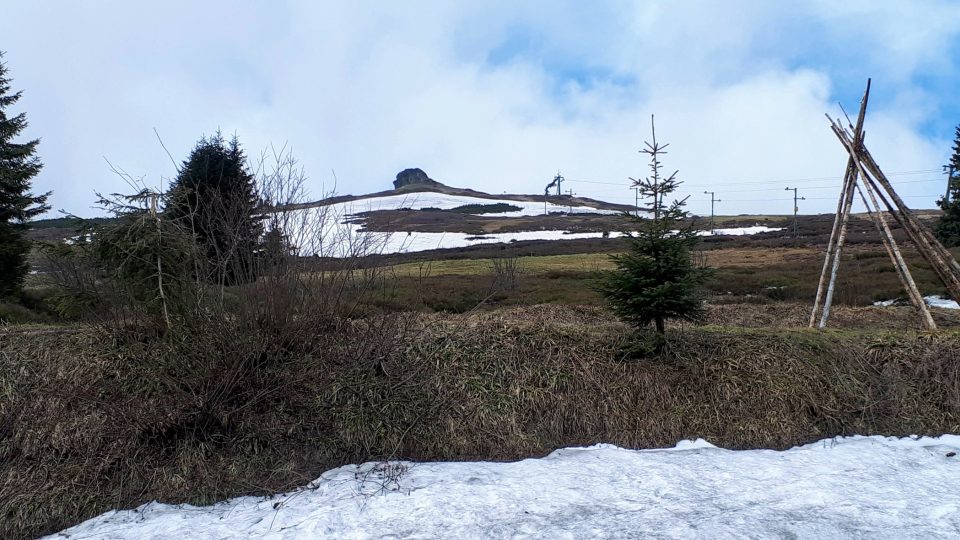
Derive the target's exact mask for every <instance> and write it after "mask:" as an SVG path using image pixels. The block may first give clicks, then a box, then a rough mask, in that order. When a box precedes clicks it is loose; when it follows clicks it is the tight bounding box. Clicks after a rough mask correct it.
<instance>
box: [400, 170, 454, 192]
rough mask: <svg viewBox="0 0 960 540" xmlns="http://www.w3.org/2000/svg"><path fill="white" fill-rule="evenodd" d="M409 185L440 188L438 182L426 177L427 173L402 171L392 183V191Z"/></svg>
mask: <svg viewBox="0 0 960 540" xmlns="http://www.w3.org/2000/svg"><path fill="white" fill-rule="evenodd" d="M409 185H420V186H434V187H437V186H442V185H443V184H441V183H440V182H437V181H436V180H433V179H431V178H430V177H429V176H427V173H425V172H423V171H422V170H421V169H404V170H402V171H400V172H399V173H397V179H396V180H394V181H393V187H394V189H400V188H402V187H403V186H409Z"/></svg>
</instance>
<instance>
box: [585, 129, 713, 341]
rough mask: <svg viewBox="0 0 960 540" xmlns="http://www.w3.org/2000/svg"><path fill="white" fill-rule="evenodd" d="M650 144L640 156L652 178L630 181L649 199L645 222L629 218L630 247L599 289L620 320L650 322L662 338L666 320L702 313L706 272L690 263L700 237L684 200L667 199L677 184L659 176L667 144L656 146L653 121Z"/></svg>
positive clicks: (641, 324)
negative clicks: (644, 158)
mask: <svg viewBox="0 0 960 540" xmlns="http://www.w3.org/2000/svg"><path fill="white" fill-rule="evenodd" d="M651 130H652V132H653V142H652V143H650V142H647V143H645V145H646V148H644V149H642V150H640V152H642V153H644V154H647V155H649V156H650V171H651V174H650V175H649V176H647V177H646V178H643V179H640V180H637V179H633V178H631V179H630V180H631V181H632V182H633V185H634V187H636V188H637V189H638V190H639V193H640V196H641V197H643V198H645V199H647V200H649V207H648V209H649V211H650V213H651V215H650V216H649V217H639V216H636V217H634V216H629V217H630V219H631V220H632V223H633V224H634V226H635V229H636V230H635V231H630V232H629V233H628V234H629V237H630V238H629V240H630V248H629V250H628V251H627V252H626V253H623V254H618V255H613V256H612V259H613V263H614V265H615V267H616V268H615V270H612V271H610V272H608V273H607V274H606V275H605V276H604V278H603V279H602V280H601V282H600V284H599V286H598V289H599V291H600V292H601V294H603V296H604V297H605V298H606V300H607V302H608V303H609V305H610V307H611V309H612V310H613V311H614V313H616V314H617V315H618V316H619V317H620V318H621V319H623V320H625V321H627V322H629V323H631V324H633V325H635V326H637V327H638V328H639V327H644V326H647V325H649V324H650V323H651V322H652V323H654V325H655V327H656V329H657V332H658V333H659V334H660V335H661V336H662V335H663V334H664V332H665V330H666V321H667V320H669V319H686V320H693V319H695V318H697V317H698V316H699V315H700V314H701V312H702V310H703V300H702V298H701V295H700V294H699V288H700V286H701V285H702V284H703V282H704V280H705V279H706V277H707V270H706V269H705V268H702V267H700V266H699V265H697V264H696V263H695V262H694V260H693V248H694V247H695V246H696V244H697V241H698V236H697V233H696V231H694V230H693V229H692V228H691V226H690V224H689V221H688V218H689V213H688V212H687V211H686V210H685V209H684V207H685V205H686V198H683V199H681V200H674V201H672V202H670V203H669V204H668V203H667V202H666V201H667V200H668V198H669V197H670V196H671V195H672V194H673V192H674V191H676V189H677V187H678V186H679V185H680V183H681V182H680V181H679V180H677V172H674V173H673V174H671V175H670V176H669V177H663V176H662V175H661V172H660V169H661V168H662V164H661V163H660V155H661V154H664V153H665V152H664V149H665V148H666V147H667V146H668V145H666V144H663V145H661V144H659V143H658V142H657V136H656V129H655V128H654V126H653V117H651Z"/></svg>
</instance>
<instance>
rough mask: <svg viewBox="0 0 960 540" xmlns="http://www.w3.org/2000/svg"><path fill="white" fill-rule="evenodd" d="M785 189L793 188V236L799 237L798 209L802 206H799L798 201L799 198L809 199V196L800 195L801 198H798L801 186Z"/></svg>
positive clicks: (802, 199)
mask: <svg viewBox="0 0 960 540" xmlns="http://www.w3.org/2000/svg"><path fill="white" fill-rule="evenodd" d="M784 189H785V190H786V191H790V190H791V189H792V190H793V237H794V238H796V237H797V211H799V210H800V208H799V207H797V201H798V200H801V201H805V200H807V198H806V197H800V198H799V199H797V190H798V189H800V188H795V187H788V188H784Z"/></svg>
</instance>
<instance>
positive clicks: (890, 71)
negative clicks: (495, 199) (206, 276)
mask: <svg viewBox="0 0 960 540" xmlns="http://www.w3.org/2000/svg"><path fill="white" fill-rule="evenodd" d="M922 4H923V5H922V6H920V7H916V6H917V4H909V5H907V4H906V3H892V2H890V3H886V2H879V3H874V2H869V3H867V2H853V3H852V4H851V3H846V4H844V6H846V7H838V6H839V4H836V3H834V2H817V3H814V4H810V5H805V6H803V7H797V6H794V7H784V6H782V5H780V3H772V2H760V1H748V0H738V1H736V2H733V3H724V4H723V6H722V7H719V4H715V3H712V2H704V1H692V0H690V1H681V2H645V3H641V4H637V3H633V2H620V1H610V2H597V3H590V4H589V5H587V4H581V3H575V2H559V3H557V2H524V3H522V4H520V5H514V3H508V2H496V3H493V4H483V5H479V4H477V5H474V4H469V5H457V4H454V3H440V2H436V3H434V2H408V3H402V4H383V3H368V2H355V3H347V2H342V3H341V2H327V3H323V4H320V3H313V2H291V3H280V2H277V3H270V4H237V3H234V2H230V3H227V2H219V3H203V4H198V5H193V3H188V2H166V3H162V4H156V5H154V6H153V7H149V8H145V7H143V6H142V5H140V4H134V3H122V2H104V1H101V2H96V3H84V4H76V3H68V2H58V3H42V4H41V3H22V4H18V5H15V6H14V7H13V8H12V9H11V8H9V7H8V8H5V11H12V20H13V21H14V24H12V25H10V27H11V28H12V35H10V36H9V39H8V40H6V43H4V45H3V46H4V47H8V51H9V54H8V56H7V58H6V59H7V62H8V64H9V67H10V68H11V72H12V75H13V77H14V85H15V87H16V88H22V89H23V90H24V91H25V93H24V99H23V100H22V101H21V105H22V108H23V110H25V111H26V112H27V113H28V117H29V119H30V121H31V128H30V135H34V136H41V137H43V144H42V146H41V150H40V151H41V154H42V157H43V159H44V161H45V162H46V164H47V166H46V168H45V170H44V172H43V173H42V175H41V176H40V177H39V178H38V180H37V186H36V187H37V190H38V191H39V190H45V189H54V190H56V194H55V196H54V199H53V202H54V204H55V205H56V206H57V207H63V208H66V209H68V210H71V211H74V212H77V213H80V214H90V213H91V211H90V210H89V209H88V208H87V207H88V206H89V203H90V201H91V200H92V196H91V193H92V191H93V190H94V189H98V190H101V191H116V190H121V189H123V188H124V187H125V186H124V185H123V183H122V181H120V180H119V179H117V178H114V177H112V176H111V175H110V173H109V172H108V170H107V168H106V165H105V164H104V163H103V161H102V156H107V157H108V158H109V159H110V160H111V161H113V162H115V163H117V164H119V165H121V166H123V167H124V168H125V169H126V170H128V171H129V172H131V173H134V174H143V175H146V176H147V178H148V179H150V180H152V181H153V183H157V182H158V181H159V178H160V177H161V176H166V177H169V176H172V175H173V174H174V170H173V166H172V165H171V164H170V162H169V159H168V158H167V157H166V155H165V154H164V152H163V150H162V149H161V148H160V147H159V145H158V144H157V143H156V141H155V137H154V135H153V132H152V129H153V128H154V127H156V128H157V130H158V131H159V132H160V133H161V135H162V136H163V138H164V141H165V142H166V143H167V145H168V147H169V148H170V150H171V151H172V152H173V154H174V156H175V158H176V159H177V160H181V159H183V157H185V156H186V154H187V152H188V151H189V149H190V148H191V146H192V145H193V143H194V142H195V141H196V139H197V138H199V136H200V135H201V134H204V133H210V132H211V131H213V130H215V129H217V128H218V127H219V128H222V129H223V130H225V131H226V132H228V133H232V132H236V133H237V134H238V136H239V137H240V140H241V142H243V143H244V144H245V146H246V148H247V149H248V153H250V154H256V153H257V152H258V151H259V149H261V148H263V147H265V146H266V145H268V144H269V143H270V142H275V143H283V142H289V143H290V144H291V145H292V147H293V149H294V151H295V152H296V153H297V155H298V156H299V157H300V159H301V160H302V161H303V163H304V165H305V166H306V167H307V170H308V173H310V174H311V176H312V178H313V188H314V191H315V192H316V193H318V194H319V193H320V192H322V190H323V188H324V187H330V186H331V185H332V174H331V173H330V170H331V169H335V170H336V174H337V177H338V179H339V185H338V190H339V191H341V192H352V193H361V192H368V191H376V190H380V189H384V188H387V187H389V186H390V181H391V180H392V177H393V175H394V174H395V173H396V172H397V171H399V170H400V169H402V168H405V167H410V166H419V167H422V168H424V170H426V171H427V172H428V173H429V174H430V175H431V176H433V177H434V178H437V179H438V180H441V181H445V182H448V183H450V184H452V185H459V186H469V187H473V188H476V189H482V190H486V191H490V192H494V193H496V192H501V191H510V192H533V193H537V192H540V191H541V190H542V189H543V185H545V184H546V183H547V182H548V181H549V179H550V178H551V177H552V176H553V174H555V172H556V170H557V169H560V170H562V171H563V173H564V174H565V175H566V176H568V177H569V178H571V179H584V180H600V181H610V182H624V184H625V183H626V181H625V179H626V177H627V176H636V175H638V174H643V173H644V171H645V170H646V169H645V167H646V164H645V163H644V161H643V159H642V156H640V155H639V154H637V153H636V151H637V149H638V148H640V146H641V145H642V142H643V140H644V139H646V138H647V137H648V136H649V135H648V133H649V115H650V114H651V113H656V114H657V118H658V133H659V134H660V135H661V138H662V139H663V140H666V141H668V142H670V143H671V148H670V150H671V153H670V154H669V155H668V156H667V167H671V168H677V169H680V170H681V177H682V178H684V179H686V180H687V181H688V183H689V188H688V191H689V192H692V193H694V194H697V195H699V194H700V192H702V191H703V189H702V186H703V185H705V184H707V185H712V186H714V187H713V188H712V189H715V190H716V191H718V192H719V194H720V196H721V198H723V199H726V200H728V201H730V202H727V203H723V204H722V205H721V206H720V207H718V210H719V211H722V212H727V213H743V212H773V211H777V209H778V208H779V206H783V208H782V209H780V211H783V212H786V211H789V207H790V203H789V202H784V201H775V200H772V199H780V198H785V196H784V195H782V194H781V193H777V192H776V191H774V188H776V189H779V190H782V187H783V185H784V182H783V181H781V180H793V179H798V178H814V177H824V176H838V175H839V174H840V173H841V172H842V170H843V163H844V155H843V152H842V149H841V148H840V146H839V145H838V143H837V142H836V141H835V140H834V138H833V135H832V133H831V132H830V131H829V129H828V127H827V124H826V119H825V118H824V117H823V113H824V112H827V111H830V112H837V109H836V105H835V102H836V101H837V100H840V101H843V103H844V105H845V106H847V107H848V109H852V108H855V106H856V101H857V99H858V98H859V92H860V89H859V88H856V84H853V85H851V84H850V80H852V81H854V83H859V81H860V80H861V79H865V78H866V77H867V76H871V75H872V76H874V77H875V80H874V84H875V88H876V89H877V92H876V93H877V95H878V98H877V100H876V101H875V105H874V106H873V107H871V113H872V114H871V116H870V118H869V120H868V128H867V129H868V144H869V145H870V146H871V148H872V149H873V152H874V154H875V155H876V156H877V158H878V160H879V161H880V162H881V165H882V166H884V167H885V168H886V169H887V170H888V171H903V170H917V169H932V168H936V167H938V166H939V164H940V163H943V161H944V159H945V154H946V153H947V151H948V148H947V147H948V144H947V141H945V140H942V139H941V138H943V137H949V136H950V135H951V133H935V135H936V136H930V135H929V134H928V133H926V131H925V129H924V128H925V126H926V125H927V124H928V123H929V122H930V120H931V118H934V117H936V116H937V115H940V114H943V111H944V107H945V106H946V105H944V103H945V102H947V101H949V99H950V96H943V95H939V94H938V93H937V92H936V91H935V90H931V89H930V88H928V87H927V86H925V85H924V84H923V81H924V80H925V79H926V78H929V77H930V76H931V73H934V72H936V71H937V70H943V69H944V68H945V66H951V65H952V64H953V62H954V60H953V56H952V54H953V49H952V48H951V46H952V42H953V40H955V38H956V36H957V31H958V30H957V28H960V25H958V24H955V23H956V22H957V21H958V16H957V8H956V7H954V6H953V5H952V4H951V3H949V2H942V1H941V2H938V1H932V0H929V1H925V2H923V3H922ZM238 5H239V6H241V7H239V8H238V7H237V6H238ZM904 27H906V28H904ZM920 28H923V29H924V30H923V31H921V30H919V29H920ZM861 58H862V59H863V60H862V64H861V63H858V62H859V59H861ZM860 71H862V73H860ZM851 88H852V89H853V90H851ZM930 176H932V177H936V175H935V174H934V175H930ZM928 177H929V176H928ZM910 178H911V179H916V178H917V177H915V176H914V177H910ZM924 178H927V177H924ZM752 180H770V183H769V188H767V187H766V186H765V185H757V184H755V185H748V184H740V182H744V181H752ZM797 183H798V182H796V181H792V182H790V184H791V185H793V184H797ZM828 183H829V182H825V181H809V182H806V184H807V185H810V186H822V185H826V184H828ZM836 183H837V184H839V181H836ZM800 185H801V187H802V186H803V185H804V183H803V182H800ZM568 186H569V187H572V188H573V189H574V190H576V191H577V192H578V193H580V194H585V195H593V196H596V197H598V198H604V199H611V200H619V201H629V200H630V199H631V196H632V193H631V192H630V191H629V190H627V189H626V187H625V185H624V187H623V188H622V189H620V188H617V187H616V186H609V185H603V184H587V183H579V184H575V183H572V182H571V183H570V184H568ZM753 187H756V188H758V189H759V188H766V189H770V190H771V191H767V192H753V193H748V192H741V191H742V190H745V189H752V188H753ZM903 189H904V190H908V191H909V194H911V195H913V194H931V196H930V197H929V198H926V199H920V198H918V199H908V202H910V203H915V204H917V205H918V206H930V205H932V202H933V198H934V195H935V194H937V193H939V192H940V190H941V189H940V185H939V184H936V183H926V184H923V183H914V184H909V185H905V187H904V188H903ZM724 191H727V192H728V193H727V194H724ZM808 194H809V195H811V200H810V201H808V202H807V203H806V205H805V206H804V209H805V210H808V211H830V210H831V209H832V207H833V202H832V201H830V200H828V199H829V198H831V197H834V196H835V195H836V190H811V191H809V192H808ZM768 195H769V196H768ZM813 197H823V200H819V199H816V200H815V199H814V198H813ZM746 199H756V200H758V201H757V202H746V201H745V200H746ZM691 201H692V203H691V208H692V209H693V210H694V211H699V212H703V211H704V210H705V209H706V208H707V205H704V202H703V200H702V196H700V197H699V198H697V197H695V198H692V199H691Z"/></svg>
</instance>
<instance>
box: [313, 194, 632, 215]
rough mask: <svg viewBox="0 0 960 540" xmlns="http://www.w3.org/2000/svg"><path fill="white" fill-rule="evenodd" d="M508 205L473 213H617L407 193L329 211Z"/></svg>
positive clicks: (336, 206)
mask: <svg viewBox="0 0 960 540" xmlns="http://www.w3.org/2000/svg"><path fill="white" fill-rule="evenodd" d="M504 203H506V204H509V205H512V206H518V207H520V210H515V211H512V212H498V213H492V214H479V213H478V214H474V215H483V216H491V217H521V216H542V215H543V214H544V213H551V214H554V213H562V214H566V213H568V212H570V211H572V212H573V213H575V214H619V213H620V212H617V211H615V210H603V209H600V208H594V207H592V206H566V205H557V204H553V203H548V204H546V205H544V203H543V202H532V201H514V200H508V199H485V198H481V197H467V196H464V195H447V194H445V193H431V192H427V193H411V194H407V195H386V196H383V197H374V198H371V199H359V200H356V201H348V202H342V203H336V204H333V205H330V206H332V207H333V211H334V213H336V214H339V215H348V216H349V215H356V214H360V213H363V212H375V211H380V210H399V209H401V208H409V209H410V210H422V209H424V208H436V209H438V210H451V209H453V208H457V207H459V206H466V205H471V204H478V205H488V204H504Z"/></svg>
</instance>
